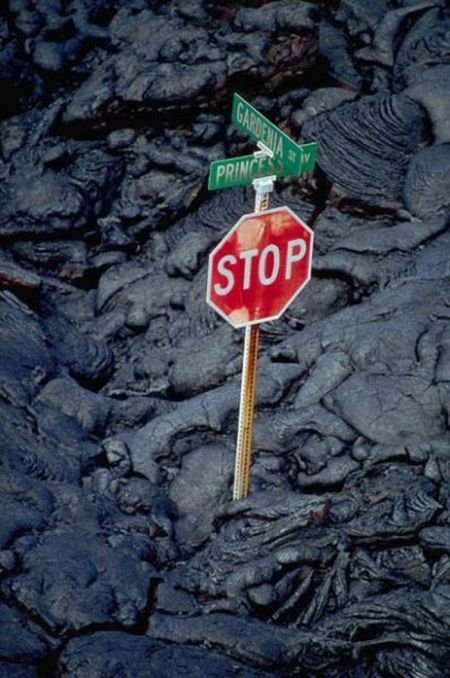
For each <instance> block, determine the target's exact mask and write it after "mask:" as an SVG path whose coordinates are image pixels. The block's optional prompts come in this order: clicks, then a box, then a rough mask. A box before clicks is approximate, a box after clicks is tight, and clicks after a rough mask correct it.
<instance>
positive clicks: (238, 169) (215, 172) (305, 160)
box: [208, 142, 318, 191]
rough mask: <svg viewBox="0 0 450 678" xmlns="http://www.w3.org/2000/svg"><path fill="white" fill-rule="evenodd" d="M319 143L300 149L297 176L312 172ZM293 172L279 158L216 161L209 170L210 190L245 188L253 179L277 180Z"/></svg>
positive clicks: (240, 158) (240, 157) (246, 157)
mask: <svg viewBox="0 0 450 678" xmlns="http://www.w3.org/2000/svg"><path fill="white" fill-rule="evenodd" d="M317 148H318V144H317V143H315V142H314V143H311V144H304V145H303V146H299V149H300V171H299V172H297V174H303V173H305V172H311V171H312V170H313V168H314V164H315V161H316V156H317ZM292 174H293V173H292V170H291V168H290V167H288V166H286V165H285V163H284V162H283V161H282V160H280V159H279V158H275V157H274V158H269V157H267V156H260V157H255V156H254V155H241V156H238V157H236V158H226V159H225V160H214V162H212V163H211V165H210V168H209V177H208V189H209V190H210V191H216V190H218V189H220V188H231V187H232V186H244V185H246V184H251V183H252V181H253V179H257V178H258V177H266V176H271V175H272V176H273V175H275V176H276V177H277V178H280V177H288V176H292Z"/></svg>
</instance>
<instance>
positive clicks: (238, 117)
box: [231, 93, 317, 175]
mask: <svg viewBox="0 0 450 678" xmlns="http://www.w3.org/2000/svg"><path fill="white" fill-rule="evenodd" d="M231 121H232V122H233V123H234V124H235V125H236V127H238V128H239V129H240V130H241V132H245V133H246V134H247V135H248V136H249V137H250V138H251V139H254V141H261V142H262V143H263V144H264V145H265V146H267V148H270V150H271V151H272V153H273V154H274V156H275V158H278V159H280V160H281V161H282V163H283V166H284V167H285V168H286V171H288V172H290V174H291V175H298V174H301V173H302V172H305V171H309V170H305V169H302V164H303V162H302V147H301V146H299V145H298V144H296V143H295V141H292V139H290V138H289V137H288V136H287V134H285V133H284V132H282V131H281V130H280V129H279V128H278V127H277V126H276V125H274V124H273V123H272V122H270V120H268V119H267V118H266V117H265V116H264V115H262V114H261V113H259V111H257V110H256V108H253V106H252V105H251V104H249V103H248V102H247V101H245V99H243V98H242V97H241V96H240V95H239V94H236V93H235V94H234V95H233V108H232V111H231ZM308 145H310V144H308ZM316 146H317V144H316ZM316 153H317V148H316Z"/></svg>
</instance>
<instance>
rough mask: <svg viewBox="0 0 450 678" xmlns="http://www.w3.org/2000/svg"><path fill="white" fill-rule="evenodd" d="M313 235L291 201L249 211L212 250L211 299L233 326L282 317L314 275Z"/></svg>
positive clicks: (218, 310) (212, 303) (207, 297)
mask: <svg viewBox="0 0 450 678" xmlns="http://www.w3.org/2000/svg"><path fill="white" fill-rule="evenodd" d="M313 236H314V234H313V232H312V230H311V229H310V228H309V226H307V225H306V224H305V223H304V222H303V221H302V220H301V219H300V218H299V217H297V216H296V215H295V214H294V212H293V211H292V210H291V209H289V207H276V208H274V209H270V210H266V211H264V212H256V213H254V214H245V215H244V216H243V217H241V218H240V219H239V221H238V222H237V223H236V224H235V225H234V226H233V228H232V229H231V231H230V232H229V233H228V234H227V235H226V236H225V237H224V238H223V239H222V240H221V241H220V242H219V244H218V245H217V246H216V247H215V248H214V249H213V251H212V252H211V254H210V255H209V268H208V289H207V295H206V301H207V302H208V304H209V305H210V306H212V307H213V308H214V310H216V311H217V313H220V315H221V316H222V317H223V318H225V320H228V322H229V323H231V325H233V327H242V326H244V325H252V324H254V323H261V322H267V321H268V320H274V319H275V318H279V317H280V316H281V315H282V313H283V312H284V311H285V310H286V308H287V307H288V306H289V304H290V303H291V302H292V301H293V299H294V298H295V297H296V296H297V294H298V293H299V292H300V290H301V289H303V287H304V286H305V285H306V283H307V282H308V280H309V279H310V277H311V258H312V246H313Z"/></svg>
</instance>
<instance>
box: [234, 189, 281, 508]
mask: <svg viewBox="0 0 450 678" xmlns="http://www.w3.org/2000/svg"><path fill="white" fill-rule="evenodd" d="M274 179H275V177H264V178H261V179H255V181H254V182H253V187H254V189H255V212H263V211H264V210H266V209H268V207H269V194H270V192H271V191H272V190H273V181H274ZM258 345H259V324H255V325H247V327H246V328H245V339H244V358H243V364H242V382H241V399H240V405H239V423H238V435H237V446H236V460H235V468H234V487H233V500H236V499H244V498H245V497H247V495H248V491H249V487H250V460H251V452H252V438H253V417H254V410H255V395H256V370H257V364H258Z"/></svg>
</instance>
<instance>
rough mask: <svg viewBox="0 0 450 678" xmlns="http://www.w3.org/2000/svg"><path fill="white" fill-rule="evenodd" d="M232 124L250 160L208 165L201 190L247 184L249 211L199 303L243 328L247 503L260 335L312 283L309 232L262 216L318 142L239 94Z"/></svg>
mask: <svg viewBox="0 0 450 678" xmlns="http://www.w3.org/2000/svg"><path fill="white" fill-rule="evenodd" d="M232 121H233V122H234V123H235V125H237V127H239V129H241V131H244V132H246V133H247V134H248V135H249V136H250V137H251V138H252V139H254V140H255V141H256V142H257V145H258V148H259V150H258V151H256V152H255V153H253V155H249V156H241V157H240V158H229V159H226V160H218V161H215V162H213V163H212V164H211V168H210V175H209V182H208V188H210V189H211V190H216V189H220V188H229V187H231V186H238V185H242V184H246V183H252V184H253V187H254V189H255V208H254V212H253V213H252V214H246V215H244V216H243V217H241V218H240V219H239V221H238V222H237V223H236V224H235V225H234V226H233V228H232V229H231V231H230V232H229V233H228V234H227V235H226V236H225V237H224V238H223V239H222V240H221V241H220V242H219V244H218V245H217V246H216V247H215V248H214V250H213V251H212V252H211V254H210V256H209V268H208V289H207V295H206V300H207V302H208V304H209V305H210V306H212V308H214V310H215V311H217V313H219V314H220V315H221V316H222V317H223V318H225V320H227V321H228V322H229V323H230V324H231V325H232V326H233V327H245V342H244V360H243V366H242V383H241V398H240V407H239V423H238V437H237V448H236V463H235V474H234V487H233V499H242V498H244V497H246V496H247V494H248V490H249V478H250V455H251V443H252V435H253V411H254V406H255V391H256V367H257V358H258V344H259V328H260V324H261V323H262V322H268V321H270V320H275V319H276V318H279V317H280V316H281V315H282V313H283V312H284V311H285V310H286V308H287V307H288V306H289V304H290V303H291V302H292V301H293V299H294V298H295V297H296V296H297V294H298V293H299V292H300V291H301V290H302V289H303V287H304V286H305V285H306V283H307V282H308V280H309V279H310V277H311V259H312V247H313V232H312V230H311V229H310V228H309V226H307V224H305V223H304V222H303V221H302V220H301V219H300V218H299V217H298V216H296V215H295V214H294V212H292V210H290V209H289V208H288V207H277V208H274V209H270V210H269V209H268V207H269V194H270V193H271V191H272V190H273V182H274V180H275V179H276V178H277V177H285V176H290V175H291V176H292V175H299V174H303V173H305V172H310V171H312V170H313V168H314V163H315V160H316V155H317V143H310V144H305V145H303V146H299V145H298V144H296V143H295V142H294V141H292V139H289V137H288V136H287V135H286V134H285V133H284V132H282V131H281V130H280V129H278V128H277V127H276V126H275V125H273V123H271V122H270V121H269V120H268V119H267V118H265V117H264V116H263V115H262V114H261V113H259V112H258V111H257V110H256V109H255V108H253V106H251V105H250V104H249V103H248V102H246V101H245V100H244V99H243V98H242V97H240V96H239V95H238V94H235V95H234V98H233V111H232Z"/></svg>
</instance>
